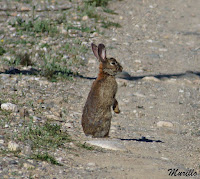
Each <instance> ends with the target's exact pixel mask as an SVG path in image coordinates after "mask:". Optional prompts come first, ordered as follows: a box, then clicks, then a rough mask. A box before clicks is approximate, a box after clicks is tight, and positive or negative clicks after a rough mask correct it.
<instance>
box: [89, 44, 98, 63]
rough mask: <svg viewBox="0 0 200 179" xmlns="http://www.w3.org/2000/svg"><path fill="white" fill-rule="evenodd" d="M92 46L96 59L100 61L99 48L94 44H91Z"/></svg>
mask: <svg viewBox="0 0 200 179" xmlns="http://www.w3.org/2000/svg"><path fill="white" fill-rule="evenodd" d="M91 46H92V51H93V53H94V55H95V57H96V58H97V59H99V55H98V47H97V46H96V45H95V44H93V43H92V44H91Z"/></svg>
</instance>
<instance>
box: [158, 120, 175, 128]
mask: <svg viewBox="0 0 200 179" xmlns="http://www.w3.org/2000/svg"><path fill="white" fill-rule="evenodd" d="M157 127H173V124H172V123H171V122H166V121H159V122H158V123H157Z"/></svg>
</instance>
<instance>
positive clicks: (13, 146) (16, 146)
mask: <svg viewBox="0 0 200 179" xmlns="http://www.w3.org/2000/svg"><path fill="white" fill-rule="evenodd" d="M8 149H9V150H10V151H18V150H19V144H17V143H16V142H13V141H10V142H8Z"/></svg>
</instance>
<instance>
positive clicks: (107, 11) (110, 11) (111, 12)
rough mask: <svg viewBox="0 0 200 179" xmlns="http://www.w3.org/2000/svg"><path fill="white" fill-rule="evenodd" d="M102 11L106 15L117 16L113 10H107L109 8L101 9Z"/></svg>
mask: <svg viewBox="0 0 200 179" xmlns="http://www.w3.org/2000/svg"><path fill="white" fill-rule="evenodd" d="M103 11H104V12H106V13H108V14H114V15H117V14H118V13H116V12H115V11H114V10H112V9H109V8H107V7H104V8H103Z"/></svg>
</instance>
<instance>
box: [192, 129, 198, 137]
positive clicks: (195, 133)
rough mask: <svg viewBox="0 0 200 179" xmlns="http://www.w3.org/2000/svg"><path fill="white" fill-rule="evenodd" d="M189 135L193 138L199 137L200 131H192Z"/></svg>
mask: <svg viewBox="0 0 200 179" xmlns="http://www.w3.org/2000/svg"><path fill="white" fill-rule="evenodd" d="M191 134H192V135H193V136H197V137H199V136H200V130H198V129H196V130H194V131H192V133H191Z"/></svg>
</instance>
